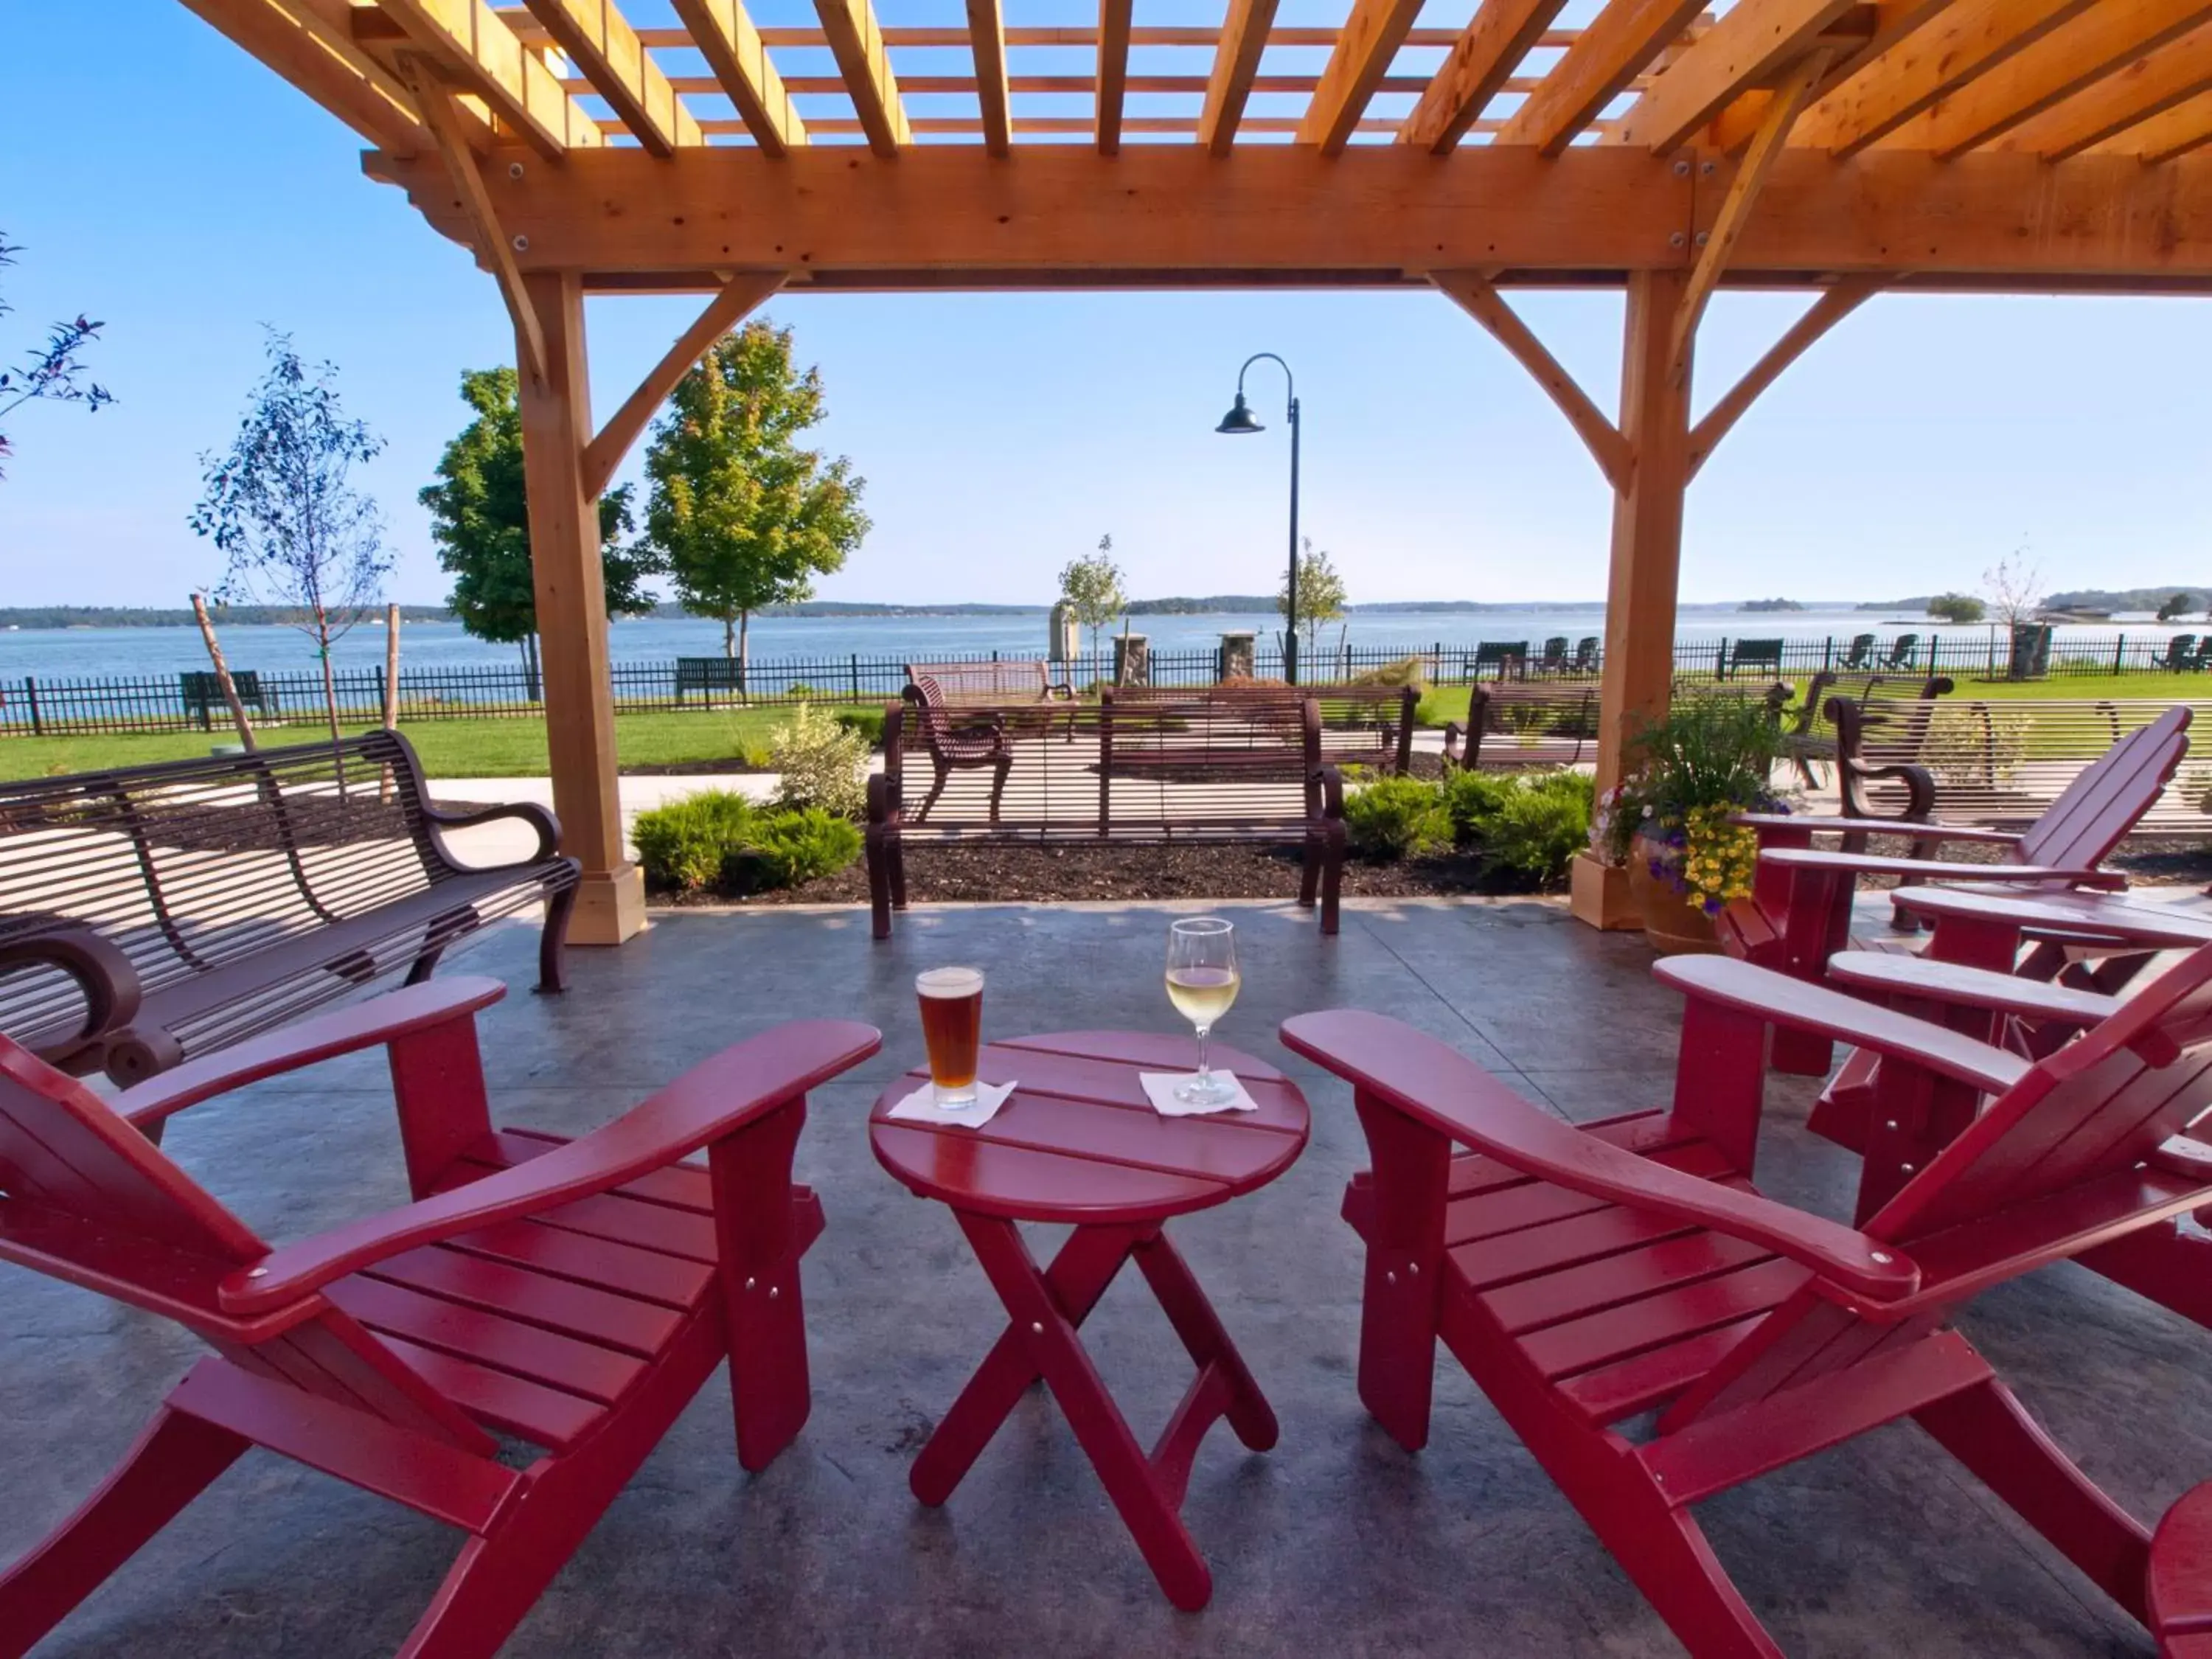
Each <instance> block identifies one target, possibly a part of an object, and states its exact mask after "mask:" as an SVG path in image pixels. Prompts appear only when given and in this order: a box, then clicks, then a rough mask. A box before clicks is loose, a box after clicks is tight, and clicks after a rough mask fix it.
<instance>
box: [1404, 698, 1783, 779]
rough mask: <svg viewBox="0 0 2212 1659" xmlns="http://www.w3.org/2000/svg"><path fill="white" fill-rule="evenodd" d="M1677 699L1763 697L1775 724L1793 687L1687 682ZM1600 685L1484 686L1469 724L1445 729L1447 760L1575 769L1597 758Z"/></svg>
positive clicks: (1466, 764)
mask: <svg viewBox="0 0 2212 1659" xmlns="http://www.w3.org/2000/svg"><path fill="white" fill-rule="evenodd" d="M1674 695H1675V696H1677V697H1751V696H1755V697H1759V698H1760V699H1762V700H1764V701H1765V703H1766V705H1767V708H1768V711H1769V712H1770V713H1771V714H1772V715H1773V716H1774V718H1775V719H1776V720H1780V719H1781V717H1782V709H1783V707H1784V704H1786V703H1787V702H1789V701H1790V687H1789V686H1788V685H1786V684H1781V683H1779V682H1778V683H1776V684H1772V685H1759V684H1750V683H1736V684H1713V683H1711V681H1704V682H1699V681H1684V682H1682V683H1680V684H1677V685H1676V686H1675V688H1674ZM1600 696H1601V689H1600V686H1599V683H1598V682H1597V681H1595V680H1588V681H1554V682H1550V683H1528V682H1523V683H1519V684H1491V685H1477V686H1475V687H1474V688H1473V689H1472V690H1471V691H1470V692H1469V694H1468V713H1467V724H1466V725H1465V726H1461V725H1460V723H1459V722H1458V721H1456V720H1454V721H1452V722H1451V723H1450V724H1449V725H1448V726H1445V727H1444V759H1445V761H1446V762H1447V763H1449V764H1451V765H1454V766H1463V767H1466V768H1468V769H1470V770H1471V769H1474V768H1476V767H1483V766H1486V767H1490V768H1492V769H1510V768H1516V767H1524V766H1573V765H1577V764H1579V763H1582V762H1584V761H1595V759H1596V758H1597V724H1598V700H1599V697H1600Z"/></svg>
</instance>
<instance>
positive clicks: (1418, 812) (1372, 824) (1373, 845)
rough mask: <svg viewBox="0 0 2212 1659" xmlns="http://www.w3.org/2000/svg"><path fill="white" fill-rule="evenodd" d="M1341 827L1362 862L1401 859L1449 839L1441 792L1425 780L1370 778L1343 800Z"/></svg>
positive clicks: (1450, 828) (1450, 825) (1447, 813)
mask: <svg viewBox="0 0 2212 1659" xmlns="http://www.w3.org/2000/svg"><path fill="white" fill-rule="evenodd" d="M1344 829H1345V836H1346V840H1347V841H1348V842H1350V844H1351V847H1352V851H1353V852H1355V853H1357V854H1359V855H1360V857H1362V858H1369V859H1402V858H1406V857H1408V856H1409V855H1411V854H1415V853H1422V852H1426V851H1427V850H1429V849H1430V848H1433V847H1437V846H1441V845H1443V843H1444V842H1448V841H1449V840H1450V839H1451V833H1452V821H1451V814H1450V813H1449V812H1448V811H1445V809H1444V797H1443V790H1442V789H1440V788H1438V787H1437V785H1435V784H1433V783H1431V782H1430V781H1427V780H1426V779H1425V778H1394V777H1383V778H1375V779H1373V780H1371V781H1364V782H1362V783H1361V784H1360V785H1359V787H1358V792H1357V793H1354V794H1352V795H1349V796H1347V797H1346V799H1345V803H1344Z"/></svg>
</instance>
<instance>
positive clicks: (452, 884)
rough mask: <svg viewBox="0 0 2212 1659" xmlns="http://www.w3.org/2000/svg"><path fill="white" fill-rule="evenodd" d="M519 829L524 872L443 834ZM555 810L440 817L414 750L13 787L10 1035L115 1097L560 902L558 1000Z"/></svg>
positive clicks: (550, 934)
mask: <svg viewBox="0 0 2212 1659" xmlns="http://www.w3.org/2000/svg"><path fill="white" fill-rule="evenodd" d="M501 818H517V819H520V820H521V821H522V822H524V823H527V824H528V825H530V827H531V828H532V829H535V830H536V831H537V833H538V846H537V848H536V849H535V850H534V851H533V852H532V854H530V856H529V857H527V858H526V859H524V860H520V861H519V862H515V863H511V864H501V865H496V866H486V867H471V866H468V865H465V864H464V863H462V862H461V861H460V860H458V859H457V858H455V857H454V856H453V854H452V852H451V851H450V850H449V849H448V848H447V844H446V841H445V832H446V831H447V830H450V829H464V828H466V827H468V826H471V825H474V824H480V823H491V822H493V821H495V820H497V819H501ZM559 837H560V831H559V829H558V827H557V826H556V823H554V820H553V816H552V814H551V813H550V812H548V811H545V810H544V808H543V807H540V806H535V805H526V804H524V805H503V806H492V807H487V808H485V809H484V810H483V811H471V812H443V811H439V810H437V809H436V808H435V807H434V806H433V805H431V804H430V802H429V800H428V797H427V796H426V794H425V793H424V787H423V782H422V769H421V767H420V765H419V764H418V763H417V762H416V757H415V751H414V750H413V748H412V747H411V746H410V744H408V742H407V740H406V739H405V738H403V737H401V736H400V735H399V734H398V733H397V732H371V733H369V734H368V735H366V736H362V737H357V738H347V739H346V740H345V741H344V742H343V743H342V744H339V745H337V748H336V749H335V750H333V748H332V746H331V744H327V743H325V744H310V745H306V746H302V747H299V748H290V749H273V750H262V751H261V752H260V753H258V754H253V755H225V756H217V757H210V758H209V759H205V760H190V761H173V762H168V763H162V764H159V765H150V766H138V767H129V768H124V769H117V770H114V771H108V772H89V773H80V774H77V775H73V776H69V777H55V778H39V779H33V780H30V781H24V782H18V783H9V784H0V1031H4V1032H6V1033H7V1034H8V1035H9V1036H11V1037H13V1038H15V1040H16V1041H17V1042H21V1043H23V1044H25V1045H26V1046H27V1047H28V1048H31V1049H32V1051H33V1052H34V1053H36V1054H39V1055H40V1057H41V1058H43V1059H45V1060H49V1061H51V1062H52V1063H53V1064H55V1065H58V1066H64V1067H65V1068H67V1069H69V1070H70V1071H74V1072H78V1073H83V1072H88V1071H93V1070H95V1069H104V1070H106V1073H108V1075H109V1076H111V1077H112V1078H113V1079H116V1081H118V1082H119V1083H130V1082H134V1081H137V1079H141V1078H143V1077H147V1076H150V1075H151V1074H153V1073H156V1072H160V1071H162V1070H165V1069H167V1067H169V1066H173V1065H175V1064H177V1063H178V1062H179V1060H184V1059H185V1058H188V1057H190V1056H192V1055H197V1054H205V1053H208V1052H210V1051H211V1050H214V1049H216V1048H225V1047H228V1045H229V1044H231V1043H234V1042H238V1041H240V1040H241V1039H242V1038H245V1037H247V1036H252V1035H254V1034H255V1033H257V1032H259V1031H263V1030H268V1029H269V1028H270V1027H271V1026H274V1025H279V1024H283V1023H284V1022H286V1021H287V1020H289V1019H292V1018H295V1017H296V1016H297V1015H299V1014H301V1013H302V1012H305V1011H307V1009H310V1008H313V1007H314V1006H318V1005H319V1004H321V1003H325V1002H329V1001H331V1000H335V999H337V998H339V997H342V996H344V995H346V994H349V993H350V992H353V991H355V990H356V989H358V988H360V987H362V986H365V985H368V984H369V983H371V982H372V981H375V980H377V979H379V978H381V977H383V976H384V975H387V974H392V973H395V972H398V971H399V970H400V969H406V970H407V976H408V980H409V982H410V983H413V982H415V981H420V980H422V979H426V978H428V976H429V974H430V972H431V969H433V968H434V967H435V965H436V964H437V961H438V958H439V957H440V956H441V954H442V953H443V952H444V951H447V949H449V948H450V947H452V946H453V945H455V944H456V943H458V942H459V941H460V940H461V939H465V938H466V937H467V936H468V935H470V934H471V933H476V932H477V931H478V930H479V929H481V928H483V927H484V926H485V925H486V924H487V923H489V922H491V921H495V920H497V919H498V918H500V917H501V916H505V915H513V914H514V913H516V912H518V911H520V910H523V909H525V908H528V907H529V906H531V905H533V904H538V903H540V902H543V903H544V905H545V907H546V908H545V925H544V934H543V937H542V939H541V941H540V945H539V956H538V969H539V974H540V987H539V988H541V989H544V990H558V989H559V988H561V985H562V960H561V953H562V943H563V941H564V939H565V938H566V936H567V933H568V911H569V908H570V906H571V905H572V904H573V902H574V897H575V884H576V877H577V866H576V862H575V860H573V859H568V858H564V857H562V856H561V855H560V854H559V853H558V852H557V851H556V846H557V844H558V842H559Z"/></svg>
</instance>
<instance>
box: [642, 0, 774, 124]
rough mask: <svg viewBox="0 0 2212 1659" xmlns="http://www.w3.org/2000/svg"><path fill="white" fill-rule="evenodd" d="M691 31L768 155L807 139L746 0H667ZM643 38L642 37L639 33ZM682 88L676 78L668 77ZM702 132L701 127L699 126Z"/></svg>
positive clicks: (717, 84) (717, 85) (720, 86)
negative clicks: (755, 25) (745, 4)
mask: <svg viewBox="0 0 2212 1659" xmlns="http://www.w3.org/2000/svg"><path fill="white" fill-rule="evenodd" d="M669 3H670V4H671V5H672V6H674V7H675V9H676V15H678V17H680V18H682V19H683V20H684V27H686V28H688V29H690V32H691V40H692V42H693V44H694V45H696V46H697V47H698V49H699V55H700V56H701V57H702V58H705V59H706V60H707V67H708V69H709V70H713V71H714V86H715V88H716V89H717V90H719V91H720V92H722V93H723V94H726V95H727V97H728V98H729V100H730V101H731V103H732V104H734V105H736V106H737V111H738V118H739V119H740V120H742V121H743V122H744V125H745V131H747V132H749V133H750V134H751V135H752V140H753V143H756V144H757V145H759V146H760V149H761V152H762V153H763V155H783V154H784V153H785V152H786V151H787V150H789V149H793V148H794V147H795V146H797V145H799V144H803V143H806V141H807V140H806V123H805V122H804V121H802V120H800V119H799V112H798V111H797V110H795V109H793V107H792V105H791V94H790V93H789V92H788V91H787V90H786V89H785V87H784V83H783V77H782V76H781V75H779V74H777V73H776V68H775V64H774V63H772V62H770V61H769V55H768V47H767V45H766V44H765V43H764V42H763V40H762V39H761V32H760V30H759V29H757V27H754V25H753V20H752V17H751V16H750V14H749V13H747V12H746V10H745V7H744V0H669ZM641 38H642V37H641ZM670 84H671V86H675V87H676V88H677V89H678V90H679V91H681V90H683V88H682V85H681V83H680V82H670ZM702 131H703V129H702Z"/></svg>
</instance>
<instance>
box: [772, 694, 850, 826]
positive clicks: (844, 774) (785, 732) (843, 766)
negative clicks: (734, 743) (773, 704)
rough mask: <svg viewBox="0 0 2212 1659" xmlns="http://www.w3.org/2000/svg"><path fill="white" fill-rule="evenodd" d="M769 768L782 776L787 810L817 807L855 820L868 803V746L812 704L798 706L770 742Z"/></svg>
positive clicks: (779, 798)
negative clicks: (789, 808)
mask: <svg viewBox="0 0 2212 1659" xmlns="http://www.w3.org/2000/svg"><path fill="white" fill-rule="evenodd" d="M769 767H770V768H771V769H774V770H775V771H778V772H781V774H783V782H782V786H781V790H780V792H779V793H778V794H777V796H776V799H777V801H778V803H779V804H781V805H785V806H793V807H808V806H817V807H820V808H821V809H822V810H823V811H826V812H832V813H835V814H836V816H837V817H843V818H857V817H860V814H861V812H862V811H865V810H866V806H867V802H868V743H867V739H866V738H863V737H862V736H861V735H860V733H859V732H854V731H851V730H848V728H847V727H845V726H842V725H840V724H839V723H838V722H837V720H835V719H834V718H832V717H831V716H830V715H829V714H826V713H824V712H823V710H821V709H819V708H815V707H814V706H813V705H812V704H811V703H801V704H799V708H798V710H797V712H796V713H794V714H793V715H792V717H791V718H790V719H789V720H787V721H785V722H784V724H782V725H781V726H778V727H776V729H775V732H774V734H773V735H772V736H771V737H770V738H769Z"/></svg>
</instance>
